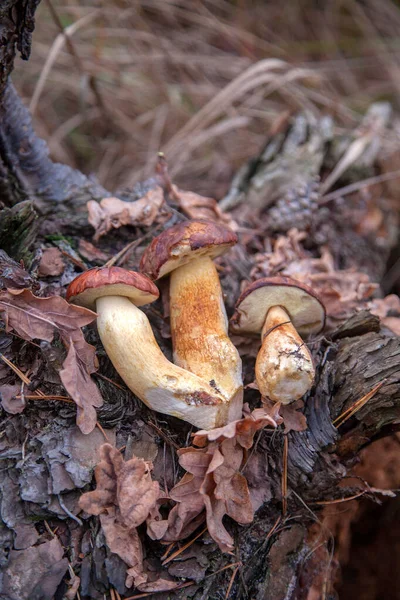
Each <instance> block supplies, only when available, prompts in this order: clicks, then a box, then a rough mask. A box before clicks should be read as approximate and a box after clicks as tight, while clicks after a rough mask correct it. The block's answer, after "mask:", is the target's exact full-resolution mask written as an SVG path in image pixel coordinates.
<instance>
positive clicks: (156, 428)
mask: <svg viewBox="0 0 400 600" xmlns="http://www.w3.org/2000/svg"><path fill="white" fill-rule="evenodd" d="M147 425H150V427H152V428H153V429H155V430H156V431H157V433H158V435H159V436H160V437H162V439H163V440H165V441H166V442H167V443H168V444H170V445H171V446H173V447H174V448H175V450H179V448H180V446H179V445H178V444H177V443H176V442H174V440H172V439H171V438H169V437H168V436H167V435H166V434H165V433H164V432H163V431H162V430H161V429H160V428H159V427H157V425H156V424H155V423H153V421H148V422H147Z"/></svg>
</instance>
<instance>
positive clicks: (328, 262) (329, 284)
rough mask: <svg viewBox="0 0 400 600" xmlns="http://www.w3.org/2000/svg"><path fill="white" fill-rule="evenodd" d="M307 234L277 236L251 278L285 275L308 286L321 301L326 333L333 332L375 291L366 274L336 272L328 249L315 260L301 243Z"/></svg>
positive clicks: (296, 233) (291, 231) (259, 257)
mask: <svg viewBox="0 0 400 600" xmlns="http://www.w3.org/2000/svg"><path fill="white" fill-rule="evenodd" d="M305 237H306V234H305V233H304V232H299V231H297V229H291V230H289V231H288V233H287V235H284V236H283V235H281V236H278V238H277V239H276V240H275V241H274V243H273V251H272V252H265V253H262V254H258V255H256V258H255V261H256V265H255V267H254V268H253V269H252V272H251V277H252V278H254V279H258V278H259V277H270V276H272V275H277V274H280V275H288V276H289V277H293V279H297V280H298V281H301V282H302V283H305V284H307V285H309V286H310V287H311V288H312V289H313V290H314V291H315V292H316V293H317V294H318V296H319V297H320V298H321V300H322V302H323V303H324V305H325V308H326V312H327V322H326V325H327V329H333V328H335V327H337V325H338V324H340V323H342V322H343V321H345V320H346V319H347V318H348V317H349V316H350V315H351V314H352V313H354V312H355V311H356V310H357V309H360V307H361V306H362V305H363V304H364V306H366V303H367V301H369V300H370V299H371V297H372V296H373V294H374V292H375V291H376V289H377V288H378V285H377V284H376V283H373V282H372V281H371V280H370V279H369V277H368V275H367V274H366V273H362V272H360V271H355V270H354V269H345V270H340V269H336V268H335V265H334V260H333V257H332V255H331V253H330V251H329V250H328V248H324V247H323V248H322V252H321V256H320V257H319V258H314V257H312V256H311V254H310V253H309V252H307V251H306V250H305V249H304V248H303V246H302V244H301V242H302V241H303V240H304V239H305Z"/></svg>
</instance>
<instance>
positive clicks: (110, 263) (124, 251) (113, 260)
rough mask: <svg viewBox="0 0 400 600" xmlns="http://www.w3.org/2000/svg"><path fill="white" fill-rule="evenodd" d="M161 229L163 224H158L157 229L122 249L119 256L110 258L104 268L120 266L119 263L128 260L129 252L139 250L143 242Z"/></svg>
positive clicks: (153, 228) (118, 253)
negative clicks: (138, 247)
mask: <svg viewBox="0 0 400 600" xmlns="http://www.w3.org/2000/svg"><path fill="white" fill-rule="evenodd" d="M160 227H161V224H160V223H158V224H157V225H156V226H155V227H152V228H151V229H150V230H149V231H148V232H147V233H145V234H144V235H142V237H140V238H138V239H137V240H133V241H132V242H129V244H127V245H126V246H124V247H123V248H122V250H120V251H119V252H117V254H116V255H115V256H112V257H111V258H110V260H108V261H107V262H106V263H104V265H103V266H104V267H112V266H113V265H115V264H116V263H117V264H120V262H119V261H122V259H126V255H127V254H128V252H130V251H131V250H134V249H135V248H137V246H140V244H141V243H142V242H144V241H145V240H146V239H147V238H149V237H152V236H153V235H154V234H155V232H156V231H157V229H159V228H160Z"/></svg>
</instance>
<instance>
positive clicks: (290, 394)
mask: <svg viewBox="0 0 400 600" xmlns="http://www.w3.org/2000/svg"><path fill="white" fill-rule="evenodd" d="M261 340H262V346H261V349H260V351H259V353H258V355H257V360H256V381H257V384H258V388H259V390H260V392H261V395H262V396H265V397H268V398H270V399H271V400H273V401H275V402H282V404H289V403H290V402H293V401H294V400H298V399H299V398H301V397H302V396H304V394H305V393H306V392H307V391H308V390H309V389H310V388H311V386H312V384H313V381H314V376H315V369H314V365H313V360H312V356H311V354H310V352H309V350H308V348H307V346H306V345H305V344H304V342H303V340H302V339H301V337H300V336H299V334H298V333H297V331H296V329H295V327H294V326H293V324H292V322H291V320H290V317H289V315H288V313H287V312H286V311H285V310H284V309H283V308H281V307H280V306H273V307H272V308H270V310H269V311H268V313H267V316H266V319H265V323H264V327H263V329H262V333H261Z"/></svg>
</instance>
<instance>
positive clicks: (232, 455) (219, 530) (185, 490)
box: [162, 405, 282, 552]
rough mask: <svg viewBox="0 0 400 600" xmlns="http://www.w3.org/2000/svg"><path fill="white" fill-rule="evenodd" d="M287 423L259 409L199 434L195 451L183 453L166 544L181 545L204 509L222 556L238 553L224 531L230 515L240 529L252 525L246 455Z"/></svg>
mask: <svg viewBox="0 0 400 600" xmlns="http://www.w3.org/2000/svg"><path fill="white" fill-rule="evenodd" d="M280 422H282V419H281V417H280V415H279V407H278V406H276V405H275V406H273V407H272V408H267V407H263V408H259V409H256V410H254V411H253V412H251V413H250V412H248V414H247V415H246V416H245V417H244V418H243V419H240V420H238V421H233V422H232V423H229V424H228V425H225V427H220V428H218V429H213V430H211V431H199V432H198V433H196V434H194V441H193V443H194V445H195V446H198V447H197V448H194V447H189V448H182V449H181V450H178V455H179V463H180V464H181V466H182V467H183V468H184V469H185V470H186V471H187V473H185V475H184V476H183V478H182V479H181V481H180V482H179V483H178V484H177V485H176V486H175V487H174V488H173V489H172V490H171V492H170V497H171V499H172V500H175V502H177V505H176V506H175V507H174V508H173V509H172V510H171V512H170V514H169V516H168V529H167V531H166V533H165V534H164V536H163V538H162V539H163V541H176V540H179V539H183V538H184V537H187V536H188V535H190V533H192V532H193V531H194V529H195V527H197V526H198V525H199V517H200V516H201V513H202V511H203V509H205V511H206V520H207V528H208V531H209V533H210V535H211V537H212V538H213V539H214V540H215V541H216V542H217V544H218V545H219V547H220V549H221V550H222V551H223V552H231V551H232V550H233V547H234V546H233V539H232V538H231V536H230V535H229V533H228V532H227V530H226V529H225V527H224V525H223V522H222V520H223V517H224V516H225V515H228V516H229V517H231V518H232V519H234V520H235V521H236V522H238V523H242V524H245V523H251V521H252V520H253V516H254V512H253V505H252V501H251V497H250V492H249V489H248V485H247V480H246V478H245V477H244V475H243V474H242V473H241V472H240V470H241V468H242V467H243V462H244V450H245V449H246V450H247V449H249V448H251V446H252V444H253V439H254V435H255V433H256V432H257V431H258V430H260V429H262V428H264V427H266V426H268V425H269V426H272V427H277V425H278V423H280Z"/></svg>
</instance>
